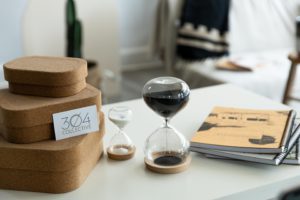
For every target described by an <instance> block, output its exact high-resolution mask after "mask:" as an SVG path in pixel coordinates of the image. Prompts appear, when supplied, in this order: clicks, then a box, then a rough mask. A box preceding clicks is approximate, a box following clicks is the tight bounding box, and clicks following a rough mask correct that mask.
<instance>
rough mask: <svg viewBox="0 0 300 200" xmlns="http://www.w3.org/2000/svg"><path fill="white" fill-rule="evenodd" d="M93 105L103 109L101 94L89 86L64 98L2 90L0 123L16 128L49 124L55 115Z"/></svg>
mask: <svg viewBox="0 0 300 200" xmlns="http://www.w3.org/2000/svg"><path fill="white" fill-rule="evenodd" d="M91 105H96V106H97V110H100V109H101V94H100V91H99V90H98V89H96V88H94V87H93V86H91V85H88V84H87V87H86V88H85V89H83V90H82V91H81V92H79V93H78V94H76V95H73V96H69V97H64V98H49V97H38V96H27V95H16V94H13V93H10V92H9V90H8V89H7V88H6V89H0V123H1V124H3V126H6V127H14V128H21V127H33V126H37V125H41V124H49V123H52V122H53V121H52V114H54V113H58V112H63V111H68V110H72V109H76V108H81V107H85V106H91Z"/></svg>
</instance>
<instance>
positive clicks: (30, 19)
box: [23, 0, 120, 96]
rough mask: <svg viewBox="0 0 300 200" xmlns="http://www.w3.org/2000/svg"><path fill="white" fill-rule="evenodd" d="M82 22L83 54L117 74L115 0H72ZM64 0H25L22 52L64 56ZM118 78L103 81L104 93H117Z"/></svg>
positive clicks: (117, 49) (118, 66) (118, 71)
mask: <svg viewBox="0 0 300 200" xmlns="http://www.w3.org/2000/svg"><path fill="white" fill-rule="evenodd" d="M75 3H76V7H77V13H78V18H79V19H80V20H81V22H82V25H83V55H84V57H85V58H86V59H93V60H96V61H98V64H99V65H100V66H101V68H102V69H103V70H102V71H105V70H110V71H111V72H113V73H114V75H115V76H116V77H119V76H120V55H119V36H118V33H119V30H118V11H117V2H116V1H115V0H100V1H99V0H75ZM65 4H66V0H28V6H27V9H26V14H25V16H24V27H23V30H24V50H25V54H26V55H53V56H64V55H65V49H66V45H65V44H66V39H65V38H66V34H65V30H66V26H65ZM117 80H118V79H115V80H114V81H111V82H110V83H109V84H106V87H109V88H106V89H105V90H106V91H105V93H106V95H108V96H110V95H114V94H117V93H118V92H119V87H118V83H117Z"/></svg>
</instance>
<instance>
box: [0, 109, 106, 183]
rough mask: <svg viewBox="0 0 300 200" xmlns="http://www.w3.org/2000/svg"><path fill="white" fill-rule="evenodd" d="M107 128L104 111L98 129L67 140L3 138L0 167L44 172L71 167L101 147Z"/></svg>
mask: <svg viewBox="0 0 300 200" xmlns="http://www.w3.org/2000/svg"><path fill="white" fill-rule="evenodd" d="M104 131H105V124H104V117H103V114H102V116H101V122H100V130H99V131H98V132H94V133H89V134H86V135H81V136H77V137H72V138H68V139H64V140H59V141H55V140H48V141H42V142H37V143H32V144H13V143H9V142H7V141H6V140H4V139H3V138H2V137H0V157H1V159H0V169H11V170H24V171H26V170H29V171H39V172H44V173H48V172H64V171H67V170H71V169H72V168H74V167H76V166H79V165H80V163H82V162H85V160H86V158H87V157H89V154H90V153H91V152H93V151H95V149H96V148H98V144H99V141H101V140H102V138H103V135H104ZM1 180H2V179H1V178H0V181H1ZM4 181H6V180H4Z"/></svg>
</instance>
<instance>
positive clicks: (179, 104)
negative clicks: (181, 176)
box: [143, 85, 189, 166]
mask: <svg viewBox="0 0 300 200" xmlns="http://www.w3.org/2000/svg"><path fill="white" fill-rule="evenodd" d="M152 87H155V85H154V86H152ZM157 87H159V86H157ZM158 90H159V88H158ZM143 98H144V101H145V102H146V104H147V105H148V106H149V107H150V108H151V109H152V110H153V111H155V112H156V113H157V114H159V115H160V116H162V117H164V118H166V119H169V118H171V117H173V116H174V115H175V114H176V113H177V112H178V111H179V110H181V109H182V108H183V107H184V106H185V105H186V104H187V102H188V100H189V92H184V91H182V90H181V88H179V89H177V88H174V85H173V86H172V89H170V90H167V91H161V92H150V93H145V94H144V95H143ZM154 154H155V153H154ZM153 157H154V160H153V162H154V163H155V164H157V165H162V166H172V165H178V164H180V163H181V162H183V161H184V158H183V157H182V155H181V154H180V153H178V152H172V151H166V152H159V153H157V155H153Z"/></svg>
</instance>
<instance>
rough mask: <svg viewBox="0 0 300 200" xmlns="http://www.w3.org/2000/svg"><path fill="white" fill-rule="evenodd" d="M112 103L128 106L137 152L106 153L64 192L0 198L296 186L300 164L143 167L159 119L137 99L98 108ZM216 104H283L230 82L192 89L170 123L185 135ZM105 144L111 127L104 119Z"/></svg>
mask: <svg viewBox="0 0 300 200" xmlns="http://www.w3.org/2000/svg"><path fill="white" fill-rule="evenodd" d="M116 105H126V106H129V107H131V108H132V110H133V112H134V118H133V120H132V122H131V123H130V124H129V125H128V127H127V128H126V131H127V133H128V135H130V137H131V138H132V140H133V141H134V143H135V144H136V147H137V152H136V156H135V157H134V158H133V159H131V160H128V161H123V162H121V161H119V162H118V161H111V160H108V159H107V158H106V156H105V157H104V158H103V159H102V160H101V161H100V163H99V164H98V165H97V166H96V167H95V169H94V170H93V172H92V173H91V174H90V175H89V177H88V178H87V180H86V181H85V183H84V184H83V185H82V186H81V187H80V188H79V189H77V190H75V191H73V192H70V193H65V194H57V195H53V194H43V193H31V192H18V191H10V190H0V199H1V200H2V199H3V200H4V199H5V200H12V199H28V200H36V199H39V200H41V199H63V200H68V199H69V200H76V199H98V200H106V199H122V200H125V199H126V200H127V199H128V200H135V199H136V200H148V199H149V200H157V199H170V200H177V199H178V200H183V199H187V200H193V199H197V200H198V199H201V200H202V199H216V198H222V199H243V200H245V199H251V200H253V199H255V200H258V199H268V198H271V197H274V196H276V195H277V194H278V193H279V192H280V191H281V190H283V189H284V188H286V187H289V186H293V185H297V184H298V185H299V186H300V166H287V165H281V166H279V167H275V166H269V165H262V164H255V163H246V162H240V161H230V160H214V159H207V158H204V157H202V156H200V155H198V154H195V153H192V158H193V160H192V163H191V166H190V167H189V169H188V170H187V171H185V172H183V173H179V174H172V175H161V174H155V173H152V172H150V171H147V170H146V169H145V167H144V163H143V157H144V155H143V146H144V141H145V139H146V137H147V136H148V135H149V134H150V133H151V132H152V131H153V130H154V129H156V128H157V127H158V126H159V125H161V119H160V118H159V117H158V116H157V115H156V114H154V112H152V111H151V110H150V109H149V108H148V107H147V106H146V104H145V103H144V102H143V101H142V100H141V99H139V100H134V101H127V102H122V103H117V104H111V105H106V106H104V107H103V111H104V112H105V113H107V111H108V110H109V108H111V107H112V106H116ZM215 105H223V106H240V107H245V108H264V109H287V107H286V106H284V105H282V104H279V103H276V102H273V101H270V100H268V99H266V98H264V97H261V96H258V95H255V94H253V93H249V92H247V91H244V90H242V89H239V88H236V87H234V86H231V85H220V86H215V87H208V88H204V89H198V90H194V91H192V93H191V96H190V102H189V103H188V105H187V106H186V107H185V109H184V110H182V111H181V112H180V113H178V114H177V115H176V116H175V117H174V119H173V120H171V124H172V125H174V126H175V127H177V129H178V130H179V131H181V132H182V133H183V134H184V135H185V136H186V137H187V138H190V137H191V136H192V135H193V133H194V132H195V131H196V130H197V129H198V127H199V126H200V124H201V122H202V121H203V120H204V119H205V117H206V116H207V114H208V113H209V111H210V110H211V109H212V107H213V106H215ZM106 128H107V129H106V130H107V133H106V137H105V144H106V145H107V144H108V140H109V139H110V138H111V135H112V131H113V130H115V128H114V126H113V124H112V123H111V122H109V121H108V120H106Z"/></svg>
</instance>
